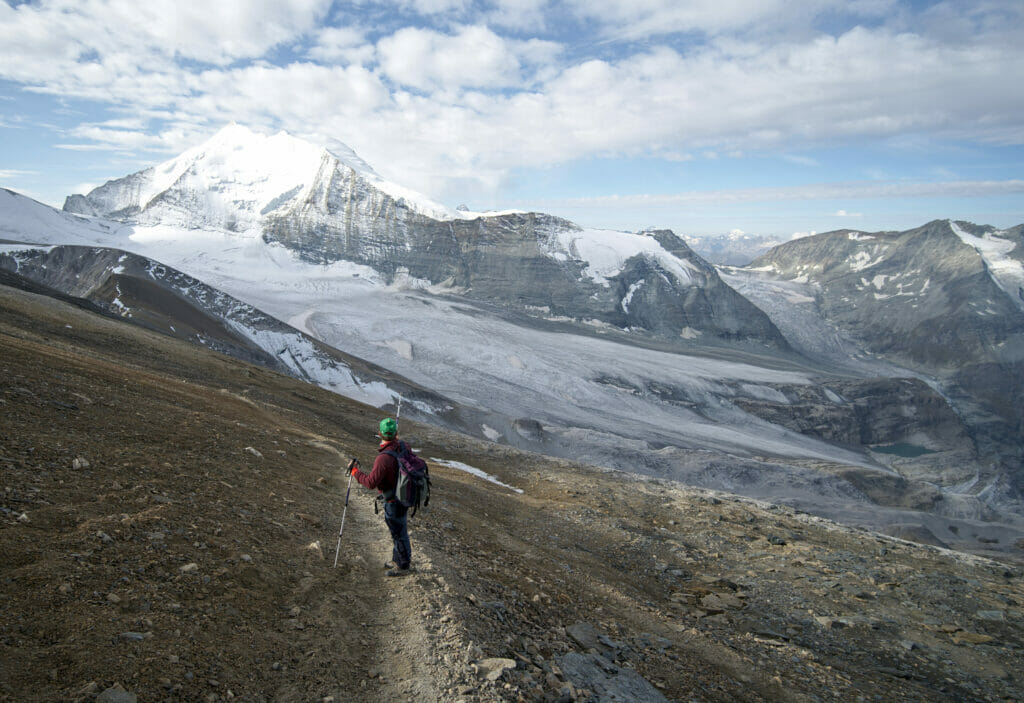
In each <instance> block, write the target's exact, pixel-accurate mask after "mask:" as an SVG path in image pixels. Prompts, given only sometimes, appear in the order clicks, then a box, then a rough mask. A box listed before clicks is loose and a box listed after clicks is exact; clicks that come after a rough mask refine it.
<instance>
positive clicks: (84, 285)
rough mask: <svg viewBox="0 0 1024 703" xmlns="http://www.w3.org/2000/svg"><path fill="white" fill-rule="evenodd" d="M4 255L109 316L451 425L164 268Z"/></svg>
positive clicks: (447, 407)
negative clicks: (403, 403) (401, 406)
mask: <svg viewBox="0 0 1024 703" xmlns="http://www.w3.org/2000/svg"><path fill="white" fill-rule="evenodd" d="M7 249H8V251H6V252H5V251H4V247H0V270H6V271H9V272H11V273H13V274H15V275H16V276H18V277H21V278H23V279H27V280H30V281H34V282H36V283H38V284H41V285H42V286H44V287H46V288H48V289H50V290H52V291H55V292H56V291H59V292H60V293H63V294H65V295H68V296H73V297H74V298H77V299H82V300H87V301H90V302H91V303H94V304H96V305H97V306H98V307H99V308H100V309H102V310H104V311H106V312H108V313H109V314H114V315H118V316H120V317H123V318H126V319H128V320H130V321H132V322H133V323H135V324H139V325H142V326H144V327H146V328H148V329H152V330H155V331H159V332H161V333H162V334H166V335H169V336H172V337H177V338H178V339H182V340H185V341H188V342H191V343H193V344H197V345H200V346H203V347H206V348H209V349H212V350H214V351H218V352H221V353H224V354H228V355H230V356H233V357H235V358H238V359H241V360H243V361H248V362H251V363H256V364H259V365H261V366H265V367H267V368H269V369H273V370H275V371H279V372H282V373H286V374H289V375H292V376H295V377H296V378H299V379H302V380H304V381H307V382H310V383H315V384H317V385H320V386H322V387H324V388H327V389H330V390H334V391H335V392H337V393H341V394H344V395H346V396H348V397H351V398H354V399H358V400H362V401H364V402H369V403H372V404H374V405H377V406H383V405H396V404H397V400H398V396H399V395H402V396H403V397H404V398H405V399H406V400H407V401H409V404H408V405H407V412H411V413H412V416H413V417H415V416H417V415H420V414H429V415H431V416H432V417H433V418H434V420H435V421H437V422H442V423H443V422H445V417H446V416H447V415H448V414H449V412H450V411H451V410H452V405H451V403H450V402H448V401H446V400H445V399H444V398H442V397H440V396H438V395H436V394H434V393H432V392H430V391H428V390H426V389H423V388H419V387H417V386H415V385H414V384H411V383H409V382H408V381H406V380H405V379H402V378H400V377H397V376H396V375H395V374H393V373H390V372H388V371H386V370H385V369H382V368H379V367H373V366H372V365H369V364H367V363H366V362H364V361H362V360H361V359H357V358H355V357H352V356H351V355H347V354H344V353H342V352H339V351H338V350H336V349H332V348H331V347H328V346H327V345H325V344H323V343H321V342H319V341H317V340H315V339H312V338H311V337H309V336H308V335H305V334H303V333H302V332H300V331H298V330H296V329H294V328H291V327H289V326H288V325H286V324H284V323H282V322H281V321H279V320H277V319H275V318H273V317H271V316H269V315H267V314H265V313H263V312H262V311H260V310H257V309H256V308H253V307H252V306H250V305H246V304H245V303H243V302H241V301H239V300H237V299H235V298H233V297H232V296H229V295H226V294H225V293H223V292H221V291H218V290H216V289H214V288H211V287H210V286H208V285H206V284H204V283H202V282H201V281H198V280H196V279H194V278H192V277H191V276H187V275H185V274H183V273H181V272H180V271H176V270H174V269H172V268H170V267H167V266H164V265H163V264H160V263H159V262H155V261H153V260H151V259H147V258H145V257H141V256H138V255H135V254H130V253H128V252H124V251H120V250H116V249H103V248H96V247H82V246H55V247H46V248H29V249H22V248H17V247H10V246H8V247H7Z"/></svg>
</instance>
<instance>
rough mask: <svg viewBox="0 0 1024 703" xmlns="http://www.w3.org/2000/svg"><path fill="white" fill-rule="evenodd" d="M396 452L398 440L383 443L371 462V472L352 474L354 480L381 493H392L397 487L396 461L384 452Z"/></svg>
mask: <svg viewBox="0 0 1024 703" xmlns="http://www.w3.org/2000/svg"><path fill="white" fill-rule="evenodd" d="M388 450H391V451H394V452H397V451H398V440H397V439H392V440H390V441H388V442H384V443H383V444H381V445H380V449H378V450H377V451H378V454H377V458H376V459H375V460H374V462H373V470H372V471H370V473H369V474H364V473H363V472H362V471H360V472H358V473H356V474H354V475H355V477H356V480H357V481H359V483H361V484H362V485H364V486H366V487H367V488H376V489H377V490H378V491H380V492H381V493H392V494H393V493H394V492H395V486H397V485H398V460H397V459H395V457H393V456H391V455H390V454H385V453H384V452H386V451H388Z"/></svg>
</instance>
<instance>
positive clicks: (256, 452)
mask: <svg viewBox="0 0 1024 703" xmlns="http://www.w3.org/2000/svg"><path fill="white" fill-rule="evenodd" d="M245 451H247V452H249V453H250V454H252V455H253V456H254V457H256V458H257V459H262V458H263V455H262V454H261V453H260V452H259V450H258V449H256V448H255V447H246V448H245Z"/></svg>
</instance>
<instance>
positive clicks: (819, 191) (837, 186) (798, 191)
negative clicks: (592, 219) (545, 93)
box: [549, 180, 1024, 217]
mask: <svg viewBox="0 0 1024 703" xmlns="http://www.w3.org/2000/svg"><path fill="white" fill-rule="evenodd" d="M1020 193H1024V180H1003V181H946V182H926V183H906V182H902V181H900V182H889V183H879V182H876V181H870V182H860V183H813V184H809V185H800V186H781V187H777V188H736V189H727V190H703V191H690V192H686V193H671V194H665V195H650V194H639V195H610V196H602V197H592V198H572V199H568V200H561V201H549V203H557V204H560V205H571V206H573V207H580V206H588V207H602V206H608V207H624V206H648V207H652V206H664V205H679V204H685V203H745V202H776V201H783V200H793V201H799V200H842V199H850V200H852V199H859V198H941V197H961V198H969V197H983V196H990V195H1009V194H1020ZM833 216H834V217H863V213H856V212H855V213H849V212H846V211H845V210H839V211H838V212H836V213H834V215H833Z"/></svg>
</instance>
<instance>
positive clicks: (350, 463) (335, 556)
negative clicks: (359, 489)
mask: <svg viewBox="0 0 1024 703" xmlns="http://www.w3.org/2000/svg"><path fill="white" fill-rule="evenodd" d="M358 463H359V461H358V460H356V459H353V460H352V461H350V462H349V463H348V489H346V491H345V509H344V510H342V511H341V529H340V530H338V546H337V548H336V549H335V550H334V568H335V569H337V568H338V555H339V554H341V533H342V532H344V531H345V515H346V513H348V496H349V494H350V493H351V492H352V467H353V466H355V465H356V464H358Z"/></svg>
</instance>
